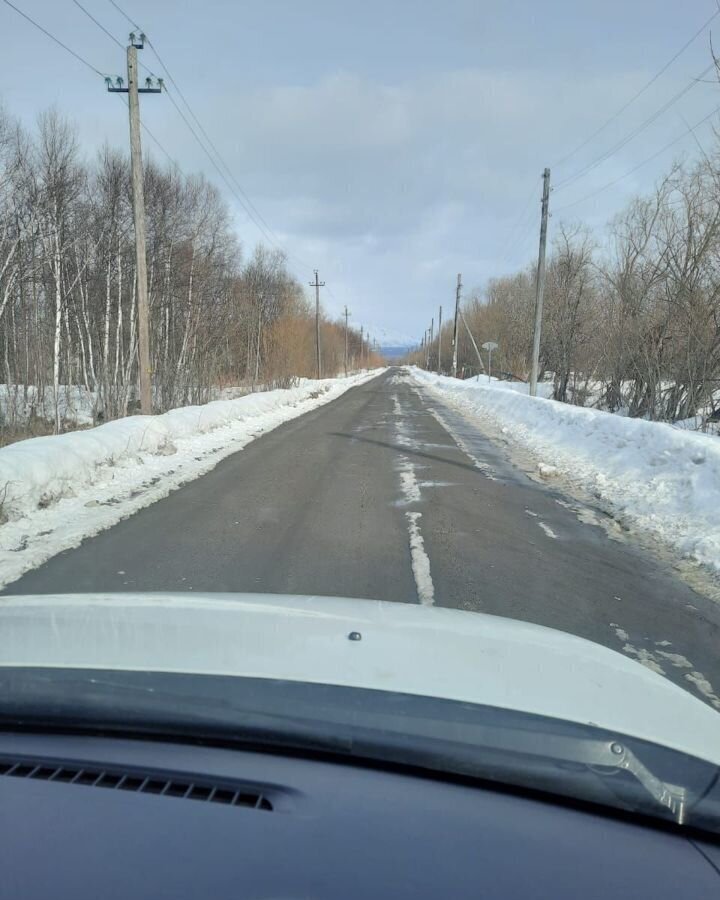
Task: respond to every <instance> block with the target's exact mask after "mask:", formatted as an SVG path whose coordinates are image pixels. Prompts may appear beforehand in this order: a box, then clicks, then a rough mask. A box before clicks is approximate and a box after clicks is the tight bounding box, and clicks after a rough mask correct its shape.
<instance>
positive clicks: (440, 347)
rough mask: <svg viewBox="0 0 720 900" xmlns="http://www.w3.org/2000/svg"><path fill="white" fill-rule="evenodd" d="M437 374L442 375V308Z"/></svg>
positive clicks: (439, 322) (439, 321)
mask: <svg viewBox="0 0 720 900" xmlns="http://www.w3.org/2000/svg"><path fill="white" fill-rule="evenodd" d="M437 362H438V364H437V373H438V375H442V306H441V307H440V312H439V313H438V360H437Z"/></svg>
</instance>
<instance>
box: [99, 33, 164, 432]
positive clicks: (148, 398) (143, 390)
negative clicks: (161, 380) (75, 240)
mask: <svg viewBox="0 0 720 900" xmlns="http://www.w3.org/2000/svg"><path fill="white" fill-rule="evenodd" d="M144 46H145V35H144V34H141V35H140V36H139V37H138V36H137V35H135V34H134V33H131V34H130V44H129V46H128V48H127V80H128V85H127V87H124V86H123V81H122V78H116V79H115V85H114V86H113V83H112V79H111V78H106V79H105V84H106V85H107V89H108V91H110V93H114V94H127V95H128V110H129V113H130V165H131V170H132V193H133V217H134V220H135V273H136V279H137V301H138V305H137V311H138V375H139V381H140V411H141V412H142V413H143V415H146V416H149V415H150V414H151V413H152V368H151V365H150V305H149V303H148V283H147V255H146V251H145V194H144V191H143V165H142V147H141V145H140V97H139V95H140V94H159V93H160V92H161V91H162V87H163V83H162V79H160V78H159V79H158V80H157V86H156V87H153V80H152V78H146V79H145V87H142V88H141V87H139V85H138V61H137V52H138V50H142V49H143V47H144Z"/></svg>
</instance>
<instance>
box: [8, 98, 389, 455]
mask: <svg viewBox="0 0 720 900" xmlns="http://www.w3.org/2000/svg"><path fill="white" fill-rule="evenodd" d="M144 186H145V202H146V216H147V260H148V282H149V302H150V325H151V366H152V373H153V375H152V379H153V404H154V409H155V411H157V412H161V411H163V410H167V409H171V408H173V407H177V406H182V405H186V404H189V403H202V402H205V401H207V400H208V399H210V398H211V397H212V396H213V395H214V392H215V391H216V389H217V388H219V387H222V386H223V385H229V384H232V385H246V386H247V387H248V389H253V388H256V387H258V386H260V385H263V386H282V385H287V384H290V383H291V382H292V380H293V379H294V378H296V377H298V376H307V377H313V376H314V375H315V310H314V306H313V307H311V306H310V305H309V304H308V302H307V300H306V297H305V294H304V289H303V287H302V286H301V285H300V283H299V282H298V281H297V279H296V278H295V277H293V275H292V274H291V273H290V271H289V270H288V267H287V262H286V259H285V256H284V254H283V253H282V252H280V251H277V250H274V249H269V248H267V247H265V246H262V245H259V246H257V247H256V248H255V249H254V251H253V252H252V253H250V254H249V255H247V256H246V255H245V254H244V253H243V247H242V246H241V244H240V242H239V241H238V238H237V235H236V233H235V229H234V227H233V224H232V220H231V215H230V211H229V209H228V206H227V204H226V202H225V201H224V200H223V198H222V197H221V195H220V194H219V192H218V191H217V189H216V188H215V187H214V186H213V185H212V184H211V183H209V182H208V181H207V180H206V179H205V178H203V177H202V176H199V175H193V176H187V175H184V174H182V173H181V172H180V171H179V170H178V169H177V168H174V167H172V166H167V167H165V168H162V167H160V166H158V165H157V164H156V163H154V162H153V161H151V160H150V161H147V162H146V165H145V168H144ZM131 197H132V193H131V184H130V167H129V160H128V159H127V157H126V155H125V154H123V153H120V152H119V151H117V150H114V149H112V148H110V147H106V148H104V149H103V150H102V152H101V153H100V154H99V155H98V157H97V159H95V160H93V161H90V162H88V161H87V160H85V159H83V158H82V157H81V154H80V149H79V146H78V141H77V137H76V134H75V130H74V127H73V126H72V124H71V123H70V122H68V121H67V120H66V119H64V118H63V117H61V116H60V115H59V114H58V113H57V112H56V111H50V112H47V113H44V114H43V115H41V116H40V118H39V120H38V123H37V127H36V128H35V129H34V130H33V131H31V132H28V131H27V130H25V129H23V128H22V127H21V126H20V125H19V124H18V122H16V121H14V120H13V119H12V118H11V117H10V116H8V115H7V114H6V113H4V112H3V111H2V110H0V382H3V383H4V385H5V388H4V391H5V392H4V394H3V397H2V400H3V402H2V405H1V406H0V410H1V413H2V415H1V416H0V429H4V431H5V432H6V434H5V437H6V439H7V436H8V435H9V434H11V433H12V432H13V431H17V430H18V429H19V430H23V429H27V427H28V423H29V422H30V423H32V421H33V420H38V421H40V420H42V419H43V418H44V417H47V415H48V413H47V410H48V409H50V410H51V415H50V418H51V420H52V428H53V430H54V431H56V432H59V431H61V430H63V428H64V427H65V426H66V425H67V424H69V423H67V422H65V421H64V417H65V409H64V405H63V396H64V392H66V391H67V387H66V386H68V385H70V386H74V387H76V388H79V389H80V390H81V391H83V392H84V394H85V396H86V397H87V398H90V399H89V402H90V403H91V406H92V417H93V419H94V420H95V421H101V420H104V419H110V418H115V417H118V416H123V415H127V414H128V412H134V411H136V409H137V379H138V354H137V342H138V334H137V330H138V323H137V298H136V284H135V250H134V231H133V218H132V200H131ZM321 334H322V340H321V344H322V357H323V375H325V376H332V375H336V374H339V373H341V372H342V371H343V368H344V356H345V332H344V323H342V322H340V321H338V322H334V321H331V320H329V319H328V318H327V317H326V316H325V315H324V314H323V316H322V320H321ZM348 350H349V357H350V366H351V368H356V367H358V366H360V364H361V360H362V362H363V363H364V364H366V365H367V364H368V362H369V361H376V360H369V348H368V347H367V344H366V343H363V345H362V346H361V335H360V333H358V331H356V330H355V329H352V328H351V329H349V332H348ZM0 437H2V434H0Z"/></svg>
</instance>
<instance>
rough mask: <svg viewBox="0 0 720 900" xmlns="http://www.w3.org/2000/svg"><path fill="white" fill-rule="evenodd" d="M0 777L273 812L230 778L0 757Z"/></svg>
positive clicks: (257, 795)
mask: <svg viewBox="0 0 720 900" xmlns="http://www.w3.org/2000/svg"><path fill="white" fill-rule="evenodd" d="M0 776H1V777H7V778H30V779H34V780H36V781H59V782H62V783H65V784H79V785H84V786H86V787H96V788H107V789H109V790H113V791H130V792H132V793H135V794H158V795H160V796H162V797H175V798H179V799H182V800H199V801H202V802H204V803H222V804H224V805H225V806H245V807H250V808H252V809H262V810H270V811H272V808H273V806H272V803H271V801H270V800H269V799H268V798H267V797H266V796H265V795H264V794H263V793H261V792H260V791H258V790H256V789H253V788H250V787H248V786H245V785H240V784H237V783H233V782H232V781H227V780H223V781H218V780H214V779H196V778H192V779H189V778H187V779H186V778H178V777H176V776H175V774H173V775H172V777H170V776H169V775H168V773H162V772H157V771H153V772H150V771H141V770H137V769H135V768H133V769H132V770H130V769H127V770H123V769H120V768H115V767H105V766H103V767H102V768H100V767H97V768H96V767H94V766H79V765H76V764H67V763H56V762H49V761H47V760H46V761H37V760H27V759H3V758H0Z"/></svg>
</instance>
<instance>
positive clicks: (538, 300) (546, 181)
mask: <svg viewBox="0 0 720 900" xmlns="http://www.w3.org/2000/svg"><path fill="white" fill-rule="evenodd" d="M549 205H550V169H545V171H544V172H543V194H542V215H541V218H540V249H539V251H538V266H537V279H536V281H535V333H534V335H533V355H532V367H531V369H530V396H531V397H535V396H536V395H537V382H538V369H539V367H540V335H541V332H542V315H543V295H544V293H545V247H546V244H547V220H548V206H549Z"/></svg>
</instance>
